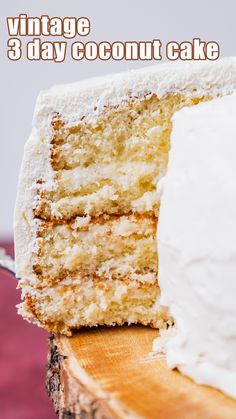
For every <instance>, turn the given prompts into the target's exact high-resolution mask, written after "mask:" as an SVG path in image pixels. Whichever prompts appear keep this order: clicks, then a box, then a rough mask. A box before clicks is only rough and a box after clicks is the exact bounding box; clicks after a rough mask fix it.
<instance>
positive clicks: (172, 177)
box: [155, 94, 236, 398]
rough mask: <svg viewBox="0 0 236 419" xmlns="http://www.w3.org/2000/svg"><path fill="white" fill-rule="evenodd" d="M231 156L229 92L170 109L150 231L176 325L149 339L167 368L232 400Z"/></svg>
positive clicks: (235, 100) (235, 336)
mask: <svg viewBox="0 0 236 419" xmlns="http://www.w3.org/2000/svg"><path fill="white" fill-rule="evenodd" d="M235 156H236V95H235V94H233V95H231V96H228V97H224V98H220V99H216V100H214V101H211V102H208V103H203V104H199V105H198V106H196V107H194V108H191V109H187V108H185V109H183V110H181V111H180V112H177V113H176V114H175V115H174V117H173V131H172V136H171V151H170V155H169V163H168V170H167V174H166V176H165V178H164V179H162V184H160V185H159V193H161V205H160V214H159V221H158V230H157V237H158V255H159V274H158V280H159V285H160V288H161V303H162V304H164V305H165V306H167V307H168V311H169V313H170V315H171V316H172V317H173V319H174V322H175V326H174V328H173V329H172V330H171V333H169V332H162V338H160V339H158V340H157V343H156V345H155V346H156V349H157V348H158V345H159V349H160V346H162V345H163V343H164V349H165V350H166V352H167V361H168V364H169V366H170V367H172V368H174V367H177V368H179V369H180V371H182V372H183V373H185V374H187V375H189V376H190V377H192V378H193V379H194V380H195V381H196V382H198V383H201V384H208V385H211V386H214V387H217V388H218V389H220V390H222V391H224V392H225V393H226V394H228V395H230V396H232V397H234V398H236V358H235V354H236V321H235V320H236V304H235V296H236V245H235V237H236V186H235V181H236V164H235ZM173 208H174V211H173ZM165 335H166V336H165ZM168 335H169V336H168ZM161 341H162V343H161ZM160 344H161V345H160Z"/></svg>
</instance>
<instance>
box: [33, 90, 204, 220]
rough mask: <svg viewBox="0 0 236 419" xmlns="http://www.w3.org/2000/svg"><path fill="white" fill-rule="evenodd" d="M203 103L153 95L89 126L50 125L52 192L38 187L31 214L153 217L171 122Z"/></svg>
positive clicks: (109, 111)
mask: <svg viewBox="0 0 236 419" xmlns="http://www.w3.org/2000/svg"><path fill="white" fill-rule="evenodd" d="M206 99H207V97H205V98H189V97H185V96H184V95H183V94H168V95H166V96H164V97H163V98H162V99H158V98H157V97H156V96H155V95H152V96H151V97H148V98H144V99H142V100H141V99H136V100H133V101H131V102H130V103H126V104H122V105H120V106H117V107H107V108H106V109H105V111H104V114H103V116H102V117H100V118H98V120H96V122H94V123H93V124H92V123H91V122H90V123H86V122H85V121H84V120H82V121H80V122H79V123H78V125H76V126H73V127H70V128H68V127H67V128H66V127H65V125H64V123H63V121H58V123H57V124H54V135H53V138H52V149H51V159H52V166H53V169H54V171H55V182H56V184H55V189H54V190H53V191H44V189H43V187H42V188H41V191H40V195H39V200H38V204H37V207H36V209H35V215H36V216H38V217H40V218H44V219H48V218H51V219H70V218H72V217H76V216H83V215H90V216H95V217H98V216H100V215H101V214H103V213H108V214H127V213H129V212H137V213H140V214H142V213H146V212H148V211H152V212H154V213H155V214H156V215H157V211H158V198H157V194H156V183H157V180H158V179H159V178H161V177H162V176H163V174H164V173H165V170H166V166H167V159H168V151H169V144H170V132H171V126H172V125H171V117H172V115H173V113H174V112H175V111H177V110H178V109H181V108H182V107H183V106H192V105H194V104H197V103H198V102H199V101H202V100H206Z"/></svg>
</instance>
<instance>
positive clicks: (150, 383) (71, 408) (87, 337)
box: [47, 326, 236, 419]
mask: <svg viewBox="0 0 236 419" xmlns="http://www.w3.org/2000/svg"><path fill="white" fill-rule="evenodd" d="M156 336H157V331H156V330H154V329H151V328H149V327H142V326H131V327H128V326H127V327H114V328H105V327H104V328H102V327H101V328H95V329H81V330H80V331H78V332H77V333H75V334H74V335H73V337H71V338H67V337H63V336H56V337H55V336H54V337H52V338H50V351H49V358H48V373H47V388H48V393H49V396H50V397H51V398H52V400H53V402H54V406H55V410H56V411H57V413H58V414H59V417H60V418H64V419H66V418H67V419H69V418H104V419H105V418H109V419H110V418H112V419H113V418H129V417H132V418H134V417H142V418H150V419H152V418H155V419H172V418H174V419H200V418H201V419H206V418H207V419H236V401H234V400H232V399H230V398H228V397H226V396H225V395H223V394H222V393H221V392H219V391H217V390H214V389H212V388H209V387H206V386H198V385H196V384H195V383H193V382H192V381H191V380H190V379H188V378H187V377H185V376H183V375H181V374H180V373H179V372H178V371H170V370H169V369H168V368H167V366H166V363H165V360H164V359H160V357H159V358H158V357H157V356H154V355H153V354H152V352H151V351H152V342H153V339H154V338H156Z"/></svg>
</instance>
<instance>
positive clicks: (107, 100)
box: [14, 58, 236, 281]
mask: <svg viewBox="0 0 236 419" xmlns="http://www.w3.org/2000/svg"><path fill="white" fill-rule="evenodd" d="M235 88H236V58H225V59H222V60H218V61H215V62H200V63H196V62H195V63H183V62H178V63H176V64H175V63H168V64H157V65H155V66H152V67H150V68H147V67H146V68H144V69H142V70H133V71H129V72H126V73H121V74H116V75H109V76H105V77H99V78H95V79H91V80H84V81H81V82H78V83H73V84H69V85H64V86H55V87H53V88H52V89H49V90H48V91H45V92H41V93H40V94H39V97H38V99H37V103H36V107H35V112H34V119H33V128H32V133H31V135H30V139H29V140H28V142H27V144H26V147H25V153H24V158H23V162H22V167H21V174H20V179H19V187H18V194H17V201H16V209H15V219H14V231H15V255H16V271H17V275H18V276H20V277H27V278H29V279H31V280H32V281H33V280H34V273H33V271H32V252H33V251H34V249H35V243H36V242H35V237H36V231H37V228H38V223H39V221H36V220H35V219H34V218H33V205H34V203H35V199H36V191H37V188H39V187H40V186H39V185H35V180H36V179H38V178H43V179H44V180H45V183H44V185H43V187H44V188H46V189H50V188H52V187H53V172H52V170H51V166H50V155H49V149H50V141H51V138H52V127H51V120H52V116H53V114H54V113H55V112H58V113H60V114H61V116H62V118H63V120H64V121H65V123H66V125H72V124H76V123H78V122H79V121H80V119H81V118H82V117H83V116H85V119H84V121H90V122H96V119H97V118H98V117H99V116H101V114H102V112H103V110H104V105H108V104H113V105H115V104H116V105H117V104H119V103H121V102H122V101H127V100H130V98H131V97H132V98H134V97H143V96H144V95H145V94H152V93H156V94H157V95H158V97H161V96H162V95H164V94H165V93H167V92H180V91H181V92H184V94H185V95H191V96H193V95H196V96H199V95H201V94H206V93H209V94H211V95H213V96H215V95H217V94H218V93H221V94H229V93H232V92H233V91H234V90H235ZM22 214H24V215H22Z"/></svg>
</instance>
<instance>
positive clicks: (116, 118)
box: [19, 92, 209, 334]
mask: <svg viewBox="0 0 236 419" xmlns="http://www.w3.org/2000/svg"><path fill="white" fill-rule="evenodd" d="M208 99H209V97H208V96H204V97H194V92H193V94H192V96H190V95H189V94H188V95H187V94H184V93H181V94H167V95H165V96H164V97H162V98H161V99H159V98H157V96H156V95H151V94H150V95H148V96H146V97H144V98H142V99H140V98H131V99H130V101H128V102H124V103H121V104H120V105H119V106H107V107H104V111H103V113H102V114H101V115H99V116H96V108H95V109H94V119H93V118H90V119H89V120H87V118H86V117H83V118H82V119H81V120H80V121H78V123H77V124H76V125H74V126H67V124H66V121H64V120H63V115H56V116H55V118H54V119H53V121H52V126H53V136H52V139H51V156H50V159H51V165H52V169H53V171H54V179H55V182H54V187H53V189H51V190H48V189H46V187H45V185H44V179H43V178H42V179H36V180H35V181H36V183H37V188H38V199H37V205H36V207H35V208H34V217H35V218H36V219H37V222H38V225H39V228H38V232H37V239H36V242H37V246H36V251H35V254H34V255H33V257H34V263H33V270H34V273H35V274H36V281H35V280H34V281H33V280H30V279H29V280H23V281H21V286H22V288H23V293H24V298H25V299H24V302H23V303H22V304H21V305H20V308H19V310H20V312H21V313H22V314H23V316H24V317H26V318H28V319H32V316H33V317H34V319H36V321H38V322H39V323H40V324H41V325H43V326H44V327H45V328H47V329H48V330H50V331H54V332H63V333H66V334H70V332H71V329H73V328H78V327H80V326H97V325H102V324H106V325H114V324H123V323H126V322H127V323H129V324H131V323H142V324H145V325H146V324H150V325H152V326H154V327H165V326H164V325H165V324H168V321H169V319H168V314H167V313H166V312H165V311H164V310H163V309H161V308H160V305H159V302H158V300H159V287H158V272H157V271H158V269H157V266H158V263H157V252H156V248H157V246H156V225H157V219H158V206H159V200H158V195H157V191H156V185H157V183H158V180H159V179H161V178H162V176H163V175H164V174H165V171H166V167H167V162H168V151H169V148H170V133H171V128H172V125H171V118H172V115H173V113H174V112H175V111H177V110H179V109H181V108H182V107H184V106H193V105H195V104H197V103H199V102H201V101H204V100H208ZM91 121H93V122H91ZM42 141H43V139H42Z"/></svg>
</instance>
